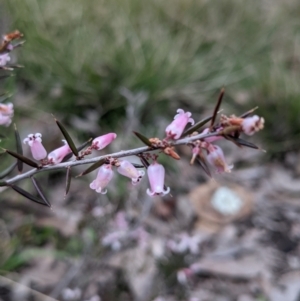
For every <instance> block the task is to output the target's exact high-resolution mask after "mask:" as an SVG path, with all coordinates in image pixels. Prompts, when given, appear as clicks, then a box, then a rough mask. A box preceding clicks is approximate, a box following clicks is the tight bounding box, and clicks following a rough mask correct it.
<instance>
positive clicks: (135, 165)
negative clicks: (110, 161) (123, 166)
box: [132, 163, 145, 168]
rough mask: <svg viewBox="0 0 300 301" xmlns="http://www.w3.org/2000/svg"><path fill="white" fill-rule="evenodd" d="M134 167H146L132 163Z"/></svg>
mask: <svg viewBox="0 0 300 301" xmlns="http://www.w3.org/2000/svg"><path fill="white" fill-rule="evenodd" d="M132 165H133V166H134V167H135V168H145V166H144V165H140V164H136V163H132Z"/></svg>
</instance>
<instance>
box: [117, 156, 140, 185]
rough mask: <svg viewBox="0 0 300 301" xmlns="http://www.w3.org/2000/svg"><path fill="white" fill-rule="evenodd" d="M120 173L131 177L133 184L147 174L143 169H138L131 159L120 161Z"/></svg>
mask: <svg viewBox="0 0 300 301" xmlns="http://www.w3.org/2000/svg"><path fill="white" fill-rule="evenodd" d="M118 173H120V174H121V175H123V176H125V177H128V178H130V179H131V183H132V185H136V184H138V183H139V181H140V180H141V179H142V177H143V176H144V175H145V172H144V171H143V170H137V169H136V168H135V167H134V166H133V165H132V164H131V163H130V162H129V161H126V160H122V161H120V166H119V167H118Z"/></svg>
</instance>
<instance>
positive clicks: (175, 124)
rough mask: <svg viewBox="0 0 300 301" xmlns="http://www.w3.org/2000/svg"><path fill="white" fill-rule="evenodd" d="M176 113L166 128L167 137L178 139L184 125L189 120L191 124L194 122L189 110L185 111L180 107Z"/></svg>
mask: <svg viewBox="0 0 300 301" xmlns="http://www.w3.org/2000/svg"><path fill="white" fill-rule="evenodd" d="M177 113H178V114H176V115H175V117H174V120H173V121H172V122H171V123H170V124H169V125H168V126H167V128H166V135H167V138H172V139H179V138H180V136H181V134H182V133H183V131H184V128H185V127H186V125H187V124H188V123H189V122H190V123H191V124H192V125H193V124H194V123H195V121H194V119H193V118H191V116H192V113H191V112H186V113H185V112H184V111H183V110H182V109H178V110H177Z"/></svg>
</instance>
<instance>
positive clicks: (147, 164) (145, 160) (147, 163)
mask: <svg viewBox="0 0 300 301" xmlns="http://www.w3.org/2000/svg"><path fill="white" fill-rule="evenodd" d="M138 157H139V158H140V160H141V162H142V164H143V165H144V167H145V168H146V169H147V168H148V166H149V165H150V163H149V162H148V161H147V159H145V158H144V157H143V155H138Z"/></svg>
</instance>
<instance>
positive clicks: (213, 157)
mask: <svg viewBox="0 0 300 301" xmlns="http://www.w3.org/2000/svg"><path fill="white" fill-rule="evenodd" d="M208 152H209V153H208V155H207V161H208V162H209V164H211V165H212V166H214V167H216V171H217V172H218V173H222V172H231V169H232V168H233V165H228V164H227V163H226V161H225V157H224V153H223V151H222V149H221V147H219V146H217V145H212V144H211V145H210V146H209V148H208Z"/></svg>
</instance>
